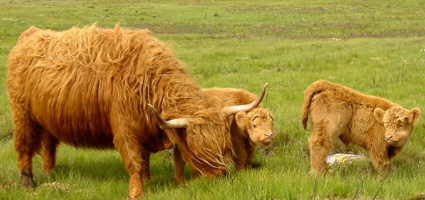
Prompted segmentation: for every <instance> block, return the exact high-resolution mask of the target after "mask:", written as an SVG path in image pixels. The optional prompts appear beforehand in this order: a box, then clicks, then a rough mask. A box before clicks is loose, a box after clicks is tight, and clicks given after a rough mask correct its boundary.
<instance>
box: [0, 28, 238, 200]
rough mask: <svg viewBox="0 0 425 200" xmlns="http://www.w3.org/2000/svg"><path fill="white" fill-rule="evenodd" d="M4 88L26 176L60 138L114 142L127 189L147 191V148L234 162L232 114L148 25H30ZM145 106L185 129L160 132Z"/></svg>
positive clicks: (195, 160) (49, 157)
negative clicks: (206, 93)
mask: <svg viewBox="0 0 425 200" xmlns="http://www.w3.org/2000/svg"><path fill="white" fill-rule="evenodd" d="M8 65H9V68H8V74H7V88H8V94H9V98H10V108H11V111H12V113H13V122H14V141H15V150H16V151H17V153H18V167H19V171H20V172H21V181H22V184H23V185H25V186H27V187H33V185H34V183H33V180H32V178H33V173H32V157H33V155H34V153H36V152H39V151H40V150H41V149H42V148H43V147H44V150H43V170H44V172H45V173H49V172H50V171H52V170H53V169H54V166H55V153H56V148H57V146H58V144H59V143H60V142H63V143H67V144H70V145H73V146H77V147H86V148H116V149H117V150H118V151H119V152H120V154H121V156H122V158H123V161H124V164H125V167H126V169H127V171H128V173H129V175H130V184H129V190H130V197H137V196H143V181H142V175H143V173H144V169H143V166H146V164H145V162H146V160H144V159H143V158H144V156H143V155H145V154H149V153H152V152H157V151H159V150H162V149H164V148H165V147H164V140H169V141H170V142H171V143H172V144H173V145H174V146H176V147H178V150H179V152H181V157H182V159H183V160H184V161H185V162H188V163H189V164H190V166H191V167H192V168H193V169H195V170H197V171H198V172H199V173H201V174H203V175H205V176H215V175H222V174H225V172H226V170H228V164H229V163H230V162H231V160H232V142H231V137H230V133H229V129H230V128H229V123H228V122H227V115H225V114H224V113H223V112H222V111H221V110H220V109H221V107H222V106H221V105H220V104H217V103H214V104H211V102H210V101H208V100H205V99H204V98H203V96H202V94H201V91H200V89H199V87H198V86H197V85H196V83H195V81H194V80H192V79H191V78H189V77H188V76H187V74H186V73H185V68H184V66H183V64H182V63H181V61H179V60H178V59H176V58H175V57H174V56H173V54H172V52H171V50H170V49H169V48H167V47H166V46H165V45H164V44H162V43H161V42H159V41H158V40H157V39H156V38H154V37H153V36H152V34H151V33H150V32H149V31H148V30H127V29H123V28H120V27H119V25H118V24H117V25H116V26H115V28H114V29H101V28H98V27H97V26H96V25H92V26H90V27H85V28H82V29H80V28H71V29H69V30H67V31H63V32H54V31H50V30H40V29H37V28H35V27H31V28H30V29H28V30H27V31H25V32H24V33H23V34H22V35H21V36H20V38H19V40H18V42H17V44H16V46H15V47H14V48H13V49H12V51H11V52H10V54H9V60H8ZM147 104H152V105H153V106H155V108H157V109H158V111H159V112H160V113H161V114H162V115H163V117H164V118H165V119H167V120H168V119H173V118H187V120H188V122H189V123H190V124H189V126H188V127H187V128H186V129H168V130H164V131H162V130H161V129H159V127H158V125H157V120H156V118H155V117H154V115H153V113H152V111H151V110H149V108H148V106H147Z"/></svg>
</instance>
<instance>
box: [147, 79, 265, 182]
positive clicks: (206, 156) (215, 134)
mask: <svg viewBox="0 0 425 200" xmlns="http://www.w3.org/2000/svg"><path fill="white" fill-rule="evenodd" d="M266 86H267V84H266V85H265V86H264V88H263V91H262V92H261V95H260V96H259V97H258V98H257V99H256V100H255V101H253V102H252V103H250V104H245V105H237V106H229V107H224V108H220V109H218V107H217V108H216V109H214V108H215V107H214V106H212V108H211V109H205V110H199V111H196V112H195V113H194V114H193V115H186V117H184V118H173V119H171V118H170V117H169V116H164V118H165V119H167V120H164V119H163V118H162V116H161V115H160V114H159V113H158V112H157V111H156V109H155V108H154V107H153V106H152V105H149V106H150V108H151V109H152V110H153V112H154V113H155V116H156V118H157V120H158V124H159V127H160V128H161V129H163V130H166V133H167V136H168V137H169V138H170V141H171V142H172V143H173V145H175V146H177V148H178V149H179V150H180V152H181V155H182V157H183V160H184V161H185V162H187V163H189V165H190V166H191V168H192V170H196V171H197V172H199V173H200V174H202V175H204V176H207V177H212V176H216V175H224V174H226V172H227V171H228V170H229V168H228V166H229V164H230V163H231V162H232V155H233V148H232V141H231V134H230V125H229V123H228V116H230V115H234V114H236V113H238V112H243V111H250V110H252V109H253V108H255V107H257V106H258V105H259V104H260V103H261V101H262V99H263V97H264V94H265V89H266Z"/></svg>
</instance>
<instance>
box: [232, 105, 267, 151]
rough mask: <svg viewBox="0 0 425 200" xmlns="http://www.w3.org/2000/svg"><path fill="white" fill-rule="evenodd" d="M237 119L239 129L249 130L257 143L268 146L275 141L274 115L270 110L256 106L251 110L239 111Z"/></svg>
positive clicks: (250, 135) (252, 139)
mask: <svg viewBox="0 0 425 200" xmlns="http://www.w3.org/2000/svg"><path fill="white" fill-rule="evenodd" d="M235 120H236V124H237V125H238V127H239V129H240V130H242V131H247V132H248V135H249V138H250V139H251V141H252V142H254V143H255V144H262V145H264V146H267V145H269V144H270V143H272V142H273V141H274V138H275V135H274V132H273V120H274V117H273V115H272V114H271V112H270V110H268V109H265V108H255V109H253V110H251V111H249V112H243V111H242V112H238V113H237V114H236V116H235Z"/></svg>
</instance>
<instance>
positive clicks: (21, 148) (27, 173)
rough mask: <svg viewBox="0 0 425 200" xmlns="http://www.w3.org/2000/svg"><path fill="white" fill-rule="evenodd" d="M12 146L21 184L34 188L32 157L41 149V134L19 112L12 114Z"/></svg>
mask: <svg viewBox="0 0 425 200" xmlns="http://www.w3.org/2000/svg"><path fill="white" fill-rule="evenodd" d="M13 123H14V135H13V139H14V146H15V151H16V152H17V154H18V157H17V160H18V168H19V172H20V173H21V175H20V177H21V184H22V185H23V186H24V187H26V188H33V187H34V186H35V184H34V180H33V173H32V157H33V156H34V154H35V153H37V152H39V151H40V149H41V134H40V131H39V130H37V128H35V127H34V125H33V124H32V123H31V122H30V120H29V119H28V117H26V116H25V115H24V114H22V115H21V114H20V112H14V116H13Z"/></svg>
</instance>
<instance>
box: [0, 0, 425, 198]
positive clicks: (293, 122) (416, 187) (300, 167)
mask: <svg viewBox="0 0 425 200" xmlns="http://www.w3.org/2000/svg"><path fill="white" fill-rule="evenodd" d="M423 16H425V3H423V2H422V1H419V0H407V1H393V0H390V1H382V0H380V1H360V0H355V1H348V0H338V1H321V0H314V1H311V0H309V1H307V0H301V1H295V0H288V1H271V0H259V1H212V0H204V1H195V0H185V1H144V2H135V1H118V0H116V1H108V2H106V1H82V0H80V1H60V2H59V1H23V0H22V1H6V0H0V199H25V198H28V199H125V198H126V197H127V193H128V175H127V173H126V171H125V170H124V166H123V164H122V160H121V158H120V156H119V154H118V153H117V152H116V151H98V150H84V149H75V148H74V147H70V146H66V145H61V146H60V148H59V152H58V165H57V170H56V173H55V174H54V176H52V177H44V176H43V175H42V172H41V158H40V156H38V155H37V156H35V158H34V175H35V181H36V182H37V184H38V187H37V188H36V190H34V191H28V190H26V189H23V188H21V186H20V180H19V172H18V170H17V166H16V154H15V152H14V150H13V141H12V122H11V113H10V112H9V108H8V99H7V95H6V87H5V77H6V69H7V55H8V52H9V51H10V49H11V48H12V47H13V45H14V44H15V42H16V40H17V38H18V37H19V35H20V33H22V32H23V31H24V30H25V29H27V28H28V27H29V26H31V25H35V26H37V27H39V28H48V29H52V30H58V31H60V30H65V29H68V28H70V27H72V26H75V25H79V26H85V25H90V24H92V23H94V22H97V23H98V24H99V25H100V26H104V27H113V26H114V25H115V24H116V23H117V22H120V24H121V26H127V27H130V28H134V29H142V28H148V29H150V30H151V31H152V32H153V33H154V34H155V35H156V37H158V38H159V39H160V40H162V41H164V42H165V43H167V44H168V45H169V46H171V47H172V48H173V49H174V50H175V53H176V56H177V57H179V58H180V59H181V60H183V61H184V62H185V63H186V64H187V65H188V73H189V74H190V75H191V76H192V77H194V78H196V79H197V80H198V82H199V84H200V86H201V87H204V88H207V87H235V88H242V89H246V90H249V91H251V92H254V93H259V92H260V90H261V88H262V86H263V85H264V83H266V82H268V83H269V86H268V90H267V96H266V98H265V100H264V101H263V106H264V107H267V108H269V109H271V110H272V112H273V114H274V116H275V129H276V132H277V133H278V138H277V140H276V142H275V143H274V144H273V145H272V146H271V147H269V148H260V149H259V150H258V152H257V154H256V157H255V166H257V167H256V168H255V169H253V170H249V171H246V172H241V173H235V171H234V170H232V171H231V173H230V174H229V175H228V176H226V177H222V178H214V179H195V180H194V179H190V178H189V174H190V170H189V169H186V173H187V176H188V178H189V179H188V181H187V183H186V184H185V185H184V186H176V185H175V184H174V182H173V178H172V177H173V164H172V162H171V161H170V152H169V151H164V152H160V153H157V154H155V155H154V156H153V158H152V160H151V161H152V162H151V168H152V179H151V180H149V181H147V182H146V184H145V187H144V189H145V193H146V195H147V198H148V199H372V198H376V199H408V198H413V197H415V196H416V197H418V195H419V194H420V193H424V192H425V174H424V173H423V172H424V171H425V167H424V166H425V146H424V142H425V130H424V128H423V124H424V120H423V119H421V120H420V121H419V123H418V125H417V126H416V128H415V130H414V133H413V135H412V137H411V140H410V142H409V143H408V144H407V146H406V149H405V150H404V152H402V153H401V154H400V155H399V156H397V157H396V158H395V159H394V161H393V164H394V170H393V172H392V173H391V174H390V176H388V177H386V178H379V177H378V175H377V174H376V172H375V170H374V168H373V166H372V165H371V163H370V162H369V161H364V162H359V163H355V164H352V165H343V166H336V167H332V168H331V172H330V173H328V174H327V175H326V176H324V177H320V178H314V177H312V176H310V175H309V174H308V171H309V170H310V167H309V154H308V145H307V138H308V137H309V130H306V131H305V130H303V129H302V125H301V123H300V114H301V106H302V98H303V92H304V89H305V88H306V87H307V86H308V85H309V84H310V83H311V82H313V81H315V80H318V79H325V80H329V81H332V82H337V83H341V84H343V85H346V86H348V87H351V88H354V89H356V90H358V91H360V92H362V93H365V94H370V95H376V96H380V97H383V98H386V99H389V100H391V101H393V102H396V103H398V104H400V105H402V106H404V107H406V108H409V109H410V108H413V107H419V108H421V109H422V110H424V109H425V107H423V102H425V89H424V87H423V86H424V85H425V78H423V76H424V74H425V67H424V66H425V37H424V34H425V21H424V20H423ZM422 118H423V117H422ZM350 151H351V152H355V153H361V154H366V153H367V152H365V151H364V150H362V149H359V148H357V147H355V146H351V147H350ZM417 199H419V198H417Z"/></svg>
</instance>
